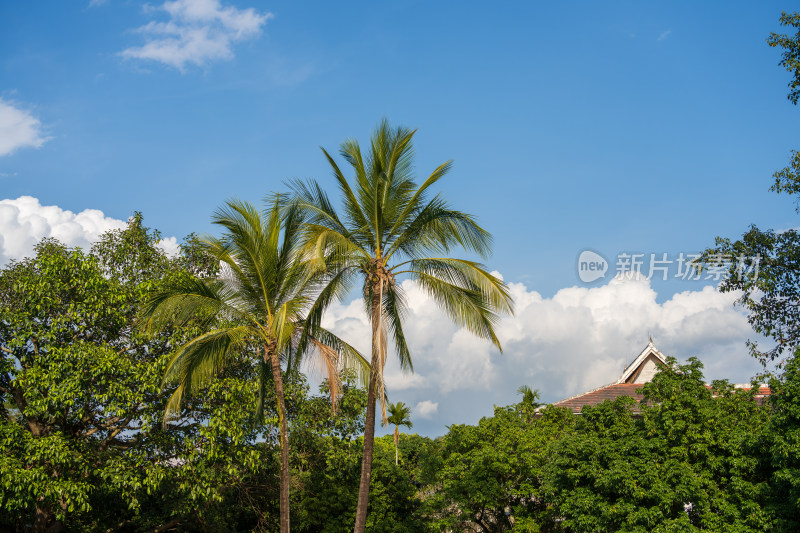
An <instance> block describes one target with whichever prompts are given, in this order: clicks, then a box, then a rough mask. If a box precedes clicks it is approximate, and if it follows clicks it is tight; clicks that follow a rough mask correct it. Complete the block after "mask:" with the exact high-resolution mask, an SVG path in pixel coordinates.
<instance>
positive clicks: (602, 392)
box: [553, 383, 643, 413]
mask: <svg viewBox="0 0 800 533" xmlns="http://www.w3.org/2000/svg"><path fill="white" fill-rule="evenodd" d="M641 390H642V384H641V383H617V384H613V385H606V386H604V387H600V388H598V389H594V390H591V391H589V392H586V393H584V394H579V395H577V396H573V397H571V398H567V399H566V400H561V401H560V402H556V403H554V404H553V405H554V406H555V407H567V408H569V409H570V410H571V411H572V412H573V413H580V412H581V408H582V407H583V406H584V405H597V404H600V403H603V402H604V401H606V400H615V399H617V398H619V397H620V396H630V397H631V398H633V399H635V400H637V401H642V399H643V396H642V392H641ZM640 411H641V410H640V409H639V406H638V405H635V406H633V412H640Z"/></svg>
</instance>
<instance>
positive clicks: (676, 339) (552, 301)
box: [324, 277, 758, 434]
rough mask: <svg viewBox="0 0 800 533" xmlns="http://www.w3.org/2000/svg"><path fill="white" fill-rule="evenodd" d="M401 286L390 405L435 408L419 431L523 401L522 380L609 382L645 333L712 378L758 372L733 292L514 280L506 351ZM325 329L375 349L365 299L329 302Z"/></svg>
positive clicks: (572, 388) (622, 281)
mask: <svg viewBox="0 0 800 533" xmlns="http://www.w3.org/2000/svg"><path fill="white" fill-rule="evenodd" d="M401 286H402V288H403V290H404V292H405V296H406V300H407V302H408V305H409V312H408V314H407V316H406V317H405V324H406V327H405V333H406V337H407V339H408V342H409V345H410V348H411V351H412V356H413V361H414V369H415V373H414V374H407V373H404V372H403V371H402V370H401V369H400V367H399V364H398V363H397V362H396V357H394V355H393V354H390V356H389V361H388V363H387V365H386V368H385V371H384V372H385V378H386V387H387V392H388V393H389V397H390V399H391V401H404V402H406V403H409V404H411V405H414V404H415V402H419V403H424V402H426V401H427V402H430V403H431V404H436V406H437V409H436V410H435V411H430V421H429V422H426V423H424V424H422V425H420V431H422V432H426V431H428V432H431V433H433V434H438V433H441V432H442V431H443V429H444V426H445V425H448V424H452V423H474V422H476V421H477V419H479V418H480V417H481V416H487V415H491V412H492V411H491V406H492V405H493V404H495V405H508V404H511V403H514V402H516V401H518V398H517V397H516V395H515V392H514V391H515V390H516V389H517V388H518V387H519V386H520V385H523V384H525V385H529V386H530V387H532V388H535V389H538V390H539V391H540V392H541V393H542V398H543V399H544V400H545V401H549V402H552V401H557V400H559V399H562V398H565V397H568V396H571V395H573V394H576V393H579V392H583V391H586V390H589V389H592V388H594V387H597V386H600V385H603V384H606V383H609V382H612V381H614V380H616V379H617V378H618V377H619V375H620V374H621V373H622V371H623V369H624V368H625V366H626V365H627V364H628V363H630V362H631V361H632V360H633V358H634V357H635V356H636V355H638V354H639V352H640V351H641V350H642V348H644V347H645V345H646V344H647V342H648V337H649V336H652V337H653V339H654V341H655V344H656V347H657V348H659V349H660V350H661V351H662V352H663V353H665V354H667V355H673V356H675V357H677V358H678V359H679V360H685V359H687V358H688V357H690V356H697V357H699V358H700V359H701V360H702V361H703V362H704V364H705V366H706V370H705V373H706V377H707V379H709V380H711V379H717V378H728V379H730V380H732V381H735V382H746V381H748V380H749V378H750V377H751V376H753V375H754V374H755V373H756V372H757V371H758V365H757V363H756V362H755V361H754V360H753V359H752V358H751V357H750V356H749V355H748V354H747V348H746V346H745V340H746V339H747V338H749V337H752V336H753V333H752V330H751V328H750V326H749V324H748V323H747V319H746V316H745V315H744V313H743V312H742V310H741V309H738V308H736V307H734V305H733V302H734V300H735V299H736V297H737V295H736V294H732V293H726V294H723V293H719V292H717V291H716V290H715V289H714V288H713V287H710V286H706V287H702V288H700V287H697V286H693V285H692V284H691V283H690V282H684V287H685V290H682V291H679V292H676V293H675V294H674V295H673V296H672V297H671V298H669V299H667V300H666V301H659V299H658V294H657V293H656V291H655V290H653V288H652V287H651V284H650V281H649V280H648V279H647V278H646V277H638V278H637V277H634V278H631V277H626V278H615V279H613V280H610V281H609V282H608V283H607V284H605V285H602V286H598V287H577V286H576V287H567V288H564V289H561V290H560V291H558V292H557V293H556V294H555V295H553V296H552V297H549V298H548V297H543V296H542V295H541V294H539V293H538V292H536V291H534V290H531V289H529V288H528V287H526V286H525V285H523V284H521V283H511V284H510V290H511V294H512V296H513V297H514V300H515V302H516V313H515V315H514V316H512V317H506V318H504V319H503V320H502V321H501V322H500V325H499V327H498V335H499V337H500V339H501V341H502V344H503V350H504V353H503V354H500V353H499V351H498V350H497V349H496V348H495V347H493V346H492V345H490V344H489V343H488V342H486V341H483V340H479V339H476V338H475V337H474V336H473V335H471V334H470V333H469V332H467V331H465V330H464V329H462V328H459V327H457V326H455V325H453V324H452V322H451V321H450V320H449V319H448V317H447V316H445V315H444V314H443V313H442V312H441V311H440V310H439V309H438V306H437V305H436V304H435V302H433V301H432V300H431V298H429V297H428V296H427V295H426V294H425V293H424V292H423V291H422V290H421V289H420V288H419V287H418V286H416V285H415V284H414V283H412V282H410V281H404V282H403V283H402V285H401ZM324 325H325V326H326V327H329V328H331V329H332V330H334V331H335V332H337V333H338V334H339V335H341V336H342V337H343V338H345V339H347V340H348V341H350V342H351V343H353V344H355V345H356V346H357V347H358V348H359V349H360V350H362V351H363V353H369V339H370V332H369V327H368V323H367V320H366V313H365V312H364V306H363V304H362V303H361V301H360V300H356V301H352V302H349V303H347V304H337V305H334V306H332V307H331V308H330V310H329V312H328V313H327V315H326V317H325V320H324ZM426 405H427V404H426ZM418 409H419V405H418ZM425 424H428V425H427V426H426V425H425Z"/></svg>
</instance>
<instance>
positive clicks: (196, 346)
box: [163, 326, 253, 424]
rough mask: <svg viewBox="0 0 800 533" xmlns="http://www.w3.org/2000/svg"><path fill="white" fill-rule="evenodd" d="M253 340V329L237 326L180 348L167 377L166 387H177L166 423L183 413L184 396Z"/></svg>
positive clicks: (175, 354) (192, 341)
mask: <svg viewBox="0 0 800 533" xmlns="http://www.w3.org/2000/svg"><path fill="white" fill-rule="evenodd" d="M252 337H253V331H252V329H251V328H250V327H247V326H236V327H232V328H226V329H217V330H213V331H209V332H208V333H205V334H203V335H200V336H198V337H195V338H194V339H192V340H190V341H189V342H187V343H186V344H184V345H183V346H181V347H180V348H178V349H177V350H176V351H175V353H174V354H173V355H172V357H171V358H170V360H169V363H168V364H167V368H166V371H165V373H164V382H163V384H164V385H166V384H167V383H171V382H177V383H178V386H177V387H176V389H175V392H173V393H172V395H171V396H170V398H169V400H168V401H167V407H166V411H165V413H164V423H165V424H166V423H167V422H168V421H169V420H170V419H171V418H172V417H173V416H174V415H175V414H176V413H179V412H180V405H181V402H182V400H183V397H184V396H186V395H188V394H191V392H192V391H193V390H194V389H196V388H199V387H201V386H202V385H203V384H205V383H206V382H207V381H208V380H209V379H210V378H211V377H212V376H214V375H215V374H216V373H218V372H219V371H220V370H222V368H224V366H225V362H226V359H227V358H228V357H229V354H230V352H231V350H233V349H236V348H240V347H242V346H243V345H244V344H245V343H246V342H247V341H248V340H250V339H252Z"/></svg>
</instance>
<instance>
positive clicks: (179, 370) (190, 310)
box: [142, 195, 366, 533]
mask: <svg viewBox="0 0 800 533" xmlns="http://www.w3.org/2000/svg"><path fill="white" fill-rule="evenodd" d="M281 204H282V200H281V198H280V197H279V196H278V195H276V196H275V197H274V199H273V201H272V205H271V207H270V209H267V210H263V211H259V210H258V209H256V208H255V207H254V206H253V205H251V204H249V203H247V202H241V201H228V202H227V203H226V205H225V206H224V207H223V208H221V209H219V210H217V211H216V212H215V213H214V216H213V222H214V223H215V224H218V225H220V226H222V228H224V233H223V235H222V237H219V238H215V237H207V238H205V239H202V240H201V246H202V248H203V249H204V250H205V252H207V253H208V254H209V255H210V256H211V257H213V258H214V259H215V260H217V261H219V263H220V265H221V271H220V275H219V276H217V277H214V278H194V277H192V278H188V277H187V278H184V279H181V280H178V281H175V282H174V283H172V284H170V285H169V286H168V287H166V288H165V289H163V290H161V291H159V292H158V293H157V294H155V295H154V296H153V297H152V298H151V299H150V300H149V301H148V303H147V305H146V306H145V308H144V309H143V311H142V318H143V326H144V328H145V330H146V331H150V332H155V331H158V330H160V329H162V328H164V327H166V326H167V325H169V324H175V325H181V324H186V323H188V322H190V321H192V320H197V321H199V322H200V323H201V324H208V325H209V328H206V329H207V330H206V331H204V332H203V333H202V334H200V335H198V336H197V337H195V338H193V339H192V340H190V341H189V342H187V343H186V344H184V345H183V346H181V347H179V348H178V349H177V350H176V351H175V353H174V354H173V355H172V357H171V359H170V361H169V364H168V366H167V369H166V374H165V378H164V379H165V382H168V381H175V382H177V388H176V389H175V392H174V393H173V394H172V396H171V397H170V399H169V401H168V403H167V408H166V412H165V414H164V422H165V424H166V423H167V421H168V420H170V419H171V418H172V417H173V416H174V415H175V414H176V413H177V412H178V410H179V408H180V404H181V400H182V399H183V397H184V396H186V395H188V394H190V393H191V391H192V390H193V389H195V388H197V387H199V386H201V385H202V384H203V383H204V382H206V381H207V380H209V379H210V378H211V377H212V376H213V375H214V374H215V373H216V372H217V371H218V370H220V369H221V368H222V367H223V366H224V365H225V362H226V360H229V359H230V358H236V357H246V355H245V354H247V353H252V348H253V347H255V348H256V350H257V351H256V353H257V356H256V358H255V360H254V364H256V365H258V369H257V370H258V372H257V375H258V376H259V377H260V383H259V390H260V394H259V400H258V404H257V409H256V410H257V415H258V417H259V418H260V419H262V420H263V409H264V391H265V385H266V380H267V379H268V375H269V370H268V369H270V368H271V370H272V382H273V386H274V388H275V395H276V398H277V407H278V420H279V426H280V454H281V473H280V530H281V533H288V532H289V428H288V423H287V420H286V403H285V398H284V389H283V376H282V369H281V364H282V363H285V364H286V365H287V369H292V368H296V367H297V364H298V360H299V357H301V356H302V355H303V354H305V353H313V354H314V355H316V356H317V357H318V363H319V364H320V365H321V366H323V367H324V368H325V369H326V370H327V374H328V375H327V378H328V380H329V382H330V385H331V399H332V401H333V402H334V405H335V399H336V396H337V394H338V392H339V390H340V389H339V385H340V381H339V379H338V376H339V374H338V371H339V370H340V369H341V368H342V367H344V366H352V365H356V367H358V365H360V364H363V365H366V360H364V359H363V357H361V356H360V354H358V352H357V351H356V350H354V349H353V348H352V347H350V346H349V345H348V344H346V343H344V342H342V341H341V340H340V339H339V338H337V337H336V336H334V335H332V334H331V333H329V332H327V331H326V330H324V329H322V328H321V327H320V325H319V321H320V317H321V311H322V310H323V309H324V306H325V300H324V298H323V299H320V298H319V296H320V295H321V294H330V289H328V290H326V286H325V285H326V281H327V280H326V278H325V276H324V275H323V274H321V273H320V271H319V270H318V269H314V268H311V267H310V265H309V263H308V262H306V261H303V256H302V250H301V241H300V237H301V233H300V232H301V228H302V214H301V213H300V212H299V211H298V210H297V209H296V208H295V207H293V206H286V207H281ZM212 326H213V329H211V328H212ZM361 369H362V370H363V371H364V373H366V370H364V369H363V366H362V367H361Z"/></svg>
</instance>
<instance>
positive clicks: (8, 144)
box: [0, 98, 49, 157]
mask: <svg viewBox="0 0 800 533" xmlns="http://www.w3.org/2000/svg"><path fill="white" fill-rule="evenodd" d="M48 139H49V138H48V137H46V136H45V135H44V134H43V133H42V123H41V122H40V121H39V119H38V118H36V117H34V116H33V115H32V114H31V113H30V112H29V111H26V110H24V109H21V108H19V107H16V106H15V105H14V104H12V103H11V102H6V101H4V100H3V99H1V98H0V157H2V156H4V155H9V154H11V153H13V152H14V151H16V150H17V149H19V148H26V147H32V148H39V147H40V146H42V145H43V144H44V143H45V142H47V140H48Z"/></svg>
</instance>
